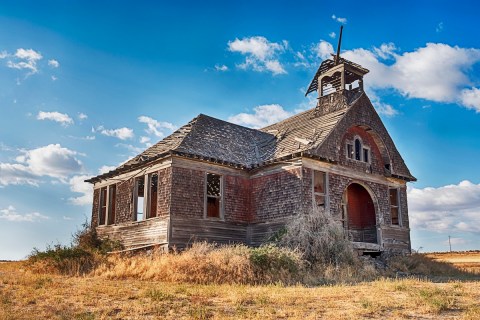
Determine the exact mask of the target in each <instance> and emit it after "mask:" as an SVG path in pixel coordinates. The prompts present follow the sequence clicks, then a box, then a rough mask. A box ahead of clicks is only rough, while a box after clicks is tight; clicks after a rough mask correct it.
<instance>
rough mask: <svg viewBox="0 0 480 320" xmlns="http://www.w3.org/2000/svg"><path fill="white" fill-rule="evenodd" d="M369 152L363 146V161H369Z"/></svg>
mask: <svg viewBox="0 0 480 320" xmlns="http://www.w3.org/2000/svg"><path fill="white" fill-rule="evenodd" d="M369 155H370V152H369V150H368V149H366V148H363V161H364V162H370V156H369Z"/></svg>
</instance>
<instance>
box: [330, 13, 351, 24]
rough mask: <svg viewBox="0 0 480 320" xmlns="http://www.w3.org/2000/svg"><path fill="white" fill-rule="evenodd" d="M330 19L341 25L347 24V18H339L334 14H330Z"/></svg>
mask: <svg viewBox="0 0 480 320" xmlns="http://www.w3.org/2000/svg"><path fill="white" fill-rule="evenodd" d="M332 19H333V20H335V21H337V22H340V23H343V24H346V23H347V18H340V17H337V16H336V15H334V14H332Z"/></svg>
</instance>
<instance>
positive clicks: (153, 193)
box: [148, 173, 158, 218]
mask: <svg viewBox="0 0 480 320" xmlns="http://www.w3.org/2000/svg"><path fill="white" fill-rule="evenodd" d="M148 180H149V181H150V197H149V202H150V209H149V210H150V212H149V218H153V217H156V216H157V202H158V201H157V200H158V173H152V174H150V175H149V177H148Z"/></svg>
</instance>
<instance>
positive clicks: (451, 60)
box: [342, 43, 480, 110]
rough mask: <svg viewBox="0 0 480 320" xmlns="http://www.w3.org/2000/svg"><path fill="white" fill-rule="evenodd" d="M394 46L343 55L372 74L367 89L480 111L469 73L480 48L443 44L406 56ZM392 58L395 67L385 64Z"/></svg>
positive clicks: (418, 50) (347, 52)
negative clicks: (390, 90) (396, 92)
mask: <svg viewBox="0 0 480 320" xmlns="http://www.w3.org/2000/svg"><path fill="white" fill-rule="evenodd" d="M396 50H397V49H396V47H395V45H394V44H392V43H390V44H383V45H382V46H380V48H374V49H373V50H366V49H355V50H350V51H346V52H344V53H342V56H343V57H345V58H346V59H348V60H352V61H355V62H357V63H359V64H361V65H363V66H364V67H366V68H368V69H369V70H370V71H371V72H370V73H369V74H367V75H366V76H365V85H366V86H367V89H370V90H373V91H375V90H376V89H385V88H393V89H395V90H397V91H398V92H399V93H400V94H402V95H403V96H406V97H408V98H421V99H427V100H431V101H436V102H455V103H458V104H460V105H463V106H466V107H469V108H472V109H475V110H478V108H477V107H478V91H477V90H478V89H476V88H472V87H471V82H472V81H471V80H470V78H469V76H468V73H467V72H468V70H469V69H470V68H471V67H472V66H473V65H474V64H475V63H477V62H479V61H480V50H479V49H468V48H460V47H458V46H454V47H452V46H449V45H447V44H442V43H427V45H426V46H425V47H422V48H418V49H416V50H414V51H411V52H404V53H402V54H397V53H395V51H396ZM385 59H392V60H393V63H392V64H386V63H384V62H383V60H385Z"/></svg>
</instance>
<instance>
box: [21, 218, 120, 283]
mask: <svg viewBox="0 0 480 320" xmlns="http://www.w3.org/2000/svg"><path fill="white" fill-rule="evenodd" d="M118 249H121V245H120V244H119V243H118V242H115V241H111V240H108V239H106V240H102V239H99V238H98V235H97V233H96V231H95V228H92V227H91V226H90V225H89V224H88V223H87V222H85V223H83V224H82V228H81V229H79V230H78V231H77V232H75V234H74V235H73V239H72V243H71V244H70V246H64V245H61V244H57V245H55V246H53V247H52V246H47V248H46V249H45V251H40V250H38V249H37V248H34V249H33V250H32V253H31V254H30V255H29V257H28V260H27V266H28V267H29V268H30V270H32V271H34V272H36V273H58V274H63V275H83V274H87V273H89V272H91V271H92V270H93V269H94V268H96V267H97V266H98V265H99V264H100V263H102V262H103V261H104V260H105V255H106V253H107V252H109V251H113V250H118Z"/></svg>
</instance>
